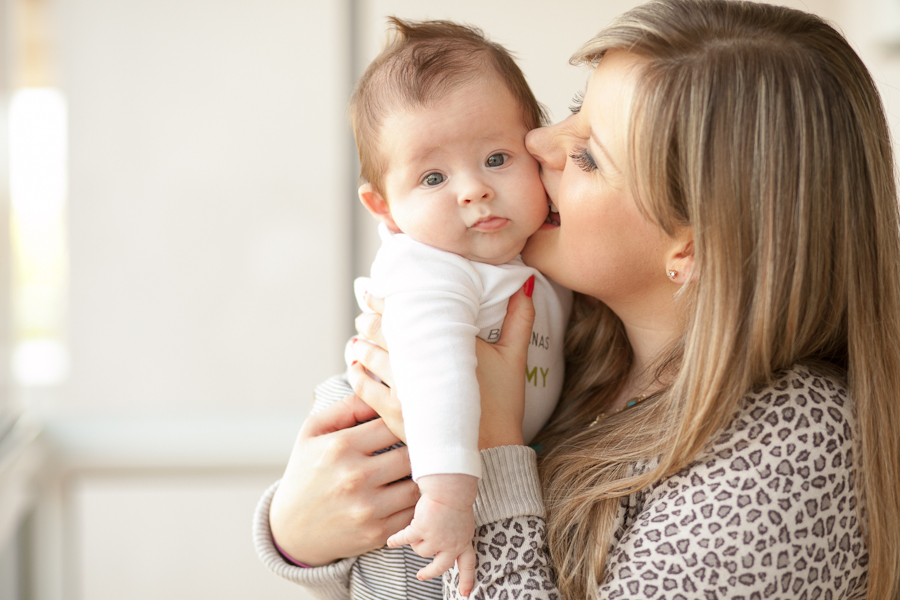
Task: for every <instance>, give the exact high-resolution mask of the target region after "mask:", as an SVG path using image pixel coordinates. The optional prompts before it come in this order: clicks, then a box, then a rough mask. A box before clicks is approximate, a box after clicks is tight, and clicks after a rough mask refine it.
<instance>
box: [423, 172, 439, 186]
mask: <svg viewBox="0 0 900 600" xmlns="http://www.w3.org/2000/svg"><path fill="white" fill-rule="evenodd" d="M423 181H424V183H425V185H440V184H442V183H444V176H443V175H441V174H440V173H429V174H428V175H426V176H425V179H424V180H423Z"/></svg>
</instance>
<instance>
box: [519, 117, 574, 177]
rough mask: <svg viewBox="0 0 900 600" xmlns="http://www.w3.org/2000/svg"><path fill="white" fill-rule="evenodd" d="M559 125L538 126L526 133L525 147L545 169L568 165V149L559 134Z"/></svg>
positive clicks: (560, 167)
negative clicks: (564, 146)
mask: <svg viewBox="0 0 900 600" xmlns="http://www.w3.org/2000/svg"><path fill="white" fill-rule="evenodd" d="M558 127H559V126H558V125H549V126H547V127H538V128H537V129H532V130H531V131H529V132H528V133H527V134H525V148H526V149H527V150H528V152H530V153H531V155H532V156H534V157H535V158H536V159H537V161H538V162H539V163H541V167H543V168H545V169H562V168H563V167H565V165H566V151H565V149H564V148H563V146H562V143H561V142H562V140H561V139H560V137H559V135H558V133H559V132H558Z"/></svg>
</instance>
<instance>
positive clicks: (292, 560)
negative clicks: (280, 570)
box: [272, 537, 313, 569]
mask: <svg viewBox="0 0 900 600" xmlns="http://www.w3.org/2000/svg"><path fill="white" fill-rule="evenodd" d="M272 545H273V546H275V549H276V550H278V554H280V555H281V558H283V559H284V560H286V561H288V562H289V563H291V564H292V565H296V566H298V567H303V568H304V569H312V568H313V567H311V566H309V565H306V564H303V563H302V562H300V561H299V560H297V559H295V558H293V557H292V556H291V555H290V554H288V553H287V552H285V551H284V548H282V547H281V546H279V545H278V542H276V541H275V538H274V537H273V538H272Z"/></svg>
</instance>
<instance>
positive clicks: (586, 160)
mask: <svg viewBox="0 0 900 600" xmlns="http://www.w3.org/2000/svg"><path fill="white" fill-rule="evenodd" d="M569 158H571V159H572V160H573V161H574V162H575V164H576V165H578V167H579V168H580V169H581V170H582V171H584V172H586V173H591V172H592V171H596V170H597V163H596V162H594V157H593V156H591V154H590V153H589V152H588V151H587V148H584V149H582V150H578V151H576V152H574V153H572V154H570V155H569Z"/></svg>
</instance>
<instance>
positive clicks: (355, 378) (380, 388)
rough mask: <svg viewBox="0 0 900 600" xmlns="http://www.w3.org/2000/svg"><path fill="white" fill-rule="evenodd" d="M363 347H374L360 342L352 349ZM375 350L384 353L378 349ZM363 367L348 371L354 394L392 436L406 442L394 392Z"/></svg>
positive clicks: (400, 413) (357, 366) (355, 367)
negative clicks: (374, 413) (372, 376)
mask: <svg viewBox="0 0 900 600" xmlns="http://www.w3.org/2000/svg"><path fill="white" fill-rule="evenodd" d="M363 345H366V346H370V347H374V346H371V344H366V343H365V342H362V341H360V342H357V343H356V344H355V345H354V348H355V347H359V346H363ZM376 350H378V351H379V352H384V351H383V350H380V349H378V348H376ZM384 359H385V360H387V353H384ZM364 365H365V363H363V362H359V363H357V364H355V365H353V366H351V367H350V369H349V370H348V373H347V375H348V380H349V381H350V385H351V386H353V391H354V393H355V394H356V395H357V396H358V397H359V398H361V399H362V401H363V402H365V403H366V404H368V405H369V406H371V407H372V409H374V411H375V412H376V413H378V414H379V415H380V416H381V418H382V419H383V420H384V422H385V424H386V425H387V426H388V428H389V429H390V430H391V431H392V432H393V433H394V435H396V436H397V437H398V438H399V439H401V440H403V441H406V433H405V430H404V428H403V412H402V410H401V408H400V401H399V400H398V399H397V396H396V395H395V394H394V390H393V389H392V388H390V387H388V386H386V385H384V384H383V383H379V382H377V381H375V380H374V379H372V378H371V377H370V376H369V374H368V372H367V371H366V369H365V367H364ZM382 372H383V371H382Z"/></svg>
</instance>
